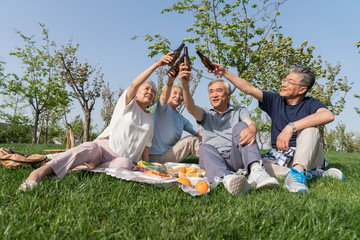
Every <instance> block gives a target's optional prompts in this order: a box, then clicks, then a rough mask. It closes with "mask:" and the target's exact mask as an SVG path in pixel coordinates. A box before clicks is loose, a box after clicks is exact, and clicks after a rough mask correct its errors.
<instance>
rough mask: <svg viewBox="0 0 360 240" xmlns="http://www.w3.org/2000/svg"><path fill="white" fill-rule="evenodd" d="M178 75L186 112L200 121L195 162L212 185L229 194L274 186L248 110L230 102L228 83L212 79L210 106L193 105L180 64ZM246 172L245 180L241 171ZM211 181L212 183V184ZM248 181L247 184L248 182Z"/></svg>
mask: <svg viewBox="0 0 360 240" xmlns="http://www.w3.org/2000/svg"><path fill="white" fill-rule="evenodd" d="M179 79H180V81H181V84H182V86H183V91H184V101H185V106H186V108H187V110H188V112H189V113H190V114H191V115H193V116H194V117H195V119H196V120H197V122H198V123H200V124H201V125H202V127H203V128H204V130H203V138H202V145H201V146H200V149H199V159H200V160H199V164H200V166H201V167H202V168H205V171H206V177H207V179H208V180H209V182H210V183H212V185H213V186H214V185H217V184H216V183H218V182H223V184H224V186H225V188H226V189H227V191H228V192H229V193H230V194H232V195H235V196H236V195H239V194H240V193H243V194H247V193H248V192H249V191H250V189H251V186H250V184H254V185H256V187H257V188H261V187H268V188H272V187H278V186H279V182H278V181H277V180H276V178H274V177H271V176H270V175H269V174H268V173H267V172H266V171H265V169H264V167H263V165H262V162H261V155H260V151H259V148H258V145H257V143H256V141H255V135H256V132H257V129H256V126H255V123H254V122H253V121H252V120H251V118H250V113H249V111H248V110H247V109H246V108H244V107H239V106H232V105H230V103H229V101H230V95H231V92H230V90H231V89H230V85H229V83H227V82H225V81H224V80H222V79H215V80H213V81H211V82H210V83H209V85H208V92H209V98H210V103H211V105H212V106H213V108H211V109H208V108H201V107H199V106H197V105H195V103H194V100H193V98H192V96H191V94H190V91H189V79H190V71H187V70H186V67H185V66H184V65H181V66H180V73H179ZM241 169H242V170H243V171H239V172H241V173H242V172H246V173H249V179H248V180H247V179H246V178H245V177H244V175H242V174H238V173H236V172H237V171H238V170H241ZM214 183H215V184H214ZM249 183H250V184H249Z"/></svg>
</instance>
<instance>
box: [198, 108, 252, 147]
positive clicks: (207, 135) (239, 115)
mask: <svg viewBox="0 0 360 240" xmlns="http://www.w3.org/2000/svg"><path fill="white" fill-rule="evenodd" d="M203 110H204V117H203V120H202V121H201V122H199V121H198V123H199V124H200V125H201V126H202V127H203V128H204V130H203V133H202V143H204V144H210V145H212V146H214V147H215V148H216V149H217V150H218V151H219V152H223V151H230V150H231V145H232V129H233V127H234V126H235V124H236V123H238V122H241V121H242V120H243V119H245V118H250V112H249V111H248V110H247V109H246V108H245V107H240V106H233V105H229V108H228V109H227V110H226V112H224V113H223V114H220V113H218V112H217V111H216V110H215V109H214V108H210V109H209V108H203Z"/></svg>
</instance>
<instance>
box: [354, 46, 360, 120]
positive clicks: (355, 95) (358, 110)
mask: <svg viewBox="0 0 360 240" xmlns="http://www.w3.org/2000/svg"><path fill="white" fill-rule="evenodd" d="M355 46H356V47H357V48H360V41H358V42H357V43H356V45H355ZM359 53H360V51H359ZM354 97H356V98H359V99H360V95H357V94H354ZM355 111H356V113H357V114H359V115H360V109H359V108H358V107H355Z"/></svg>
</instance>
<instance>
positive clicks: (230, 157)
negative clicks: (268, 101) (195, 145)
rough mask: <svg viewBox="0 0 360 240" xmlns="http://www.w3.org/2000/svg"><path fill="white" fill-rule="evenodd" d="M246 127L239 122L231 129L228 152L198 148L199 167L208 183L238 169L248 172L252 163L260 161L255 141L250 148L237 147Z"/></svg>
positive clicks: (209, 146) (203, 147)
mask: <svg viewBox="0 0 360 240" xmlns="http://www.w3.org/2000/svg"><path fill="white" fill-rule="evenodd" d="M247 127H248V126H247V124H246V123H244V122H239V123H237V124H236V125H235V126H234V127H233V130H232V146H231V150H230V151H223V152H219V151H218V150H217V149H216V148H215V147H214V146H212V145H209V144H202V145H201V146H200V148H199V165H200V167H201V168H204V169H205V171H206V177H207V179H208V181H209V182H213V181H214V178H215V177H224V176H225V175H228V174H231V172H236V171H237V170H239V169H245V170H246V171H249V169H248V167H249V165H250V164H251V163H252V162H256V161H260V159H261V155H260V150H259V147H258V144H257V143H256V141H255V143H254V144H252V145H251V146H248V145H245V146H239V145H238V144H239V138H240V133H241V131H242V130H244V129H245V128H247Z"/></svg>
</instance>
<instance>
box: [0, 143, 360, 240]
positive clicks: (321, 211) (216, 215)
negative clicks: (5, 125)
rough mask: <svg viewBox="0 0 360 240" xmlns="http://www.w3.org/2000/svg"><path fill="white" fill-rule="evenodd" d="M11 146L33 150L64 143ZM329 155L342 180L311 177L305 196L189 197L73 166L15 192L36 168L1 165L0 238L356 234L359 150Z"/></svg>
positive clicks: (221, 192) (217, 193) (359, 232)
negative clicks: (59, 177)
mask: <svg viewBox="0 0 360 240" xmlns="http://www.w3.org/2000/svg"><path fill="white" fill-rule="evenodd" d="M8 146H10V145H5V144H0V147H8ZM11 146H14V147H12V149H13V150H14V151H19V152H22V153H31V154H33V153H43V152H42V151H43V149H45V148H63V146H60V147H59V146H50V147H49V146H47V147H46V146H44V145H27V144H20V145H19V144H16V145H11ZM326 157H327V158H328V159H329V162H330V167H337V168H339V169H341V170H342V171H343V172H344V174H345V176H346V180H345V181H338V180H333V179H318V180H313V181H310V183H309V188H310V193H308V194H294V193H289V192H288V191H287V190H286V189H285V188H283V187H281V188H279V189H273V190H267V189H264V190H253V191H252V192H250V193H249V194H248V195H246V196H238V197H233V196H231V195H230V194H228V193H227V191H226V189H225V188H224V187H223V186H220V187H218V188H216V189H215V190H212V191H211V192H210V193H209V194H207V195H204V196H200V197H192V196H190V195H189V194H187V193H185V192H183V191H182V190H181V189H179V188H171V189H160V188H157V187H155V186H152V185H148V184H142V183H136V182H128V181H124V180H119V179H117V178H114V177H111V176H108V175H105V174H100V173H91V172H85V171H73V172H70V173H68V175H67V176H66V178H65V179H64V180H62V181H50V180H48V179H45V180H44V181H43V183H42V184H41V185H40V186H39V187H38V188H37V189H35V190H34V191H30V192H26V193H20V194H16V193H15V192H16V189H17V187H18V186H19V185H20V184H21V182H22V181H23V180H24V179H26V177H27V176H28V175H29V173H30V172H31V169H7V168H4V167H0V181H1V184H0V238H1V239H359V238H360V226H359V219H360V217H359V216H360V176H359V175H360V164H359V163H360V154H343V153H335V152H331V153H326ZM187 160H188V161H190V162H191V161H196V159H193V158H189V159H187ZM280 184H281V185H283V180H280Z"/></svg>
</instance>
